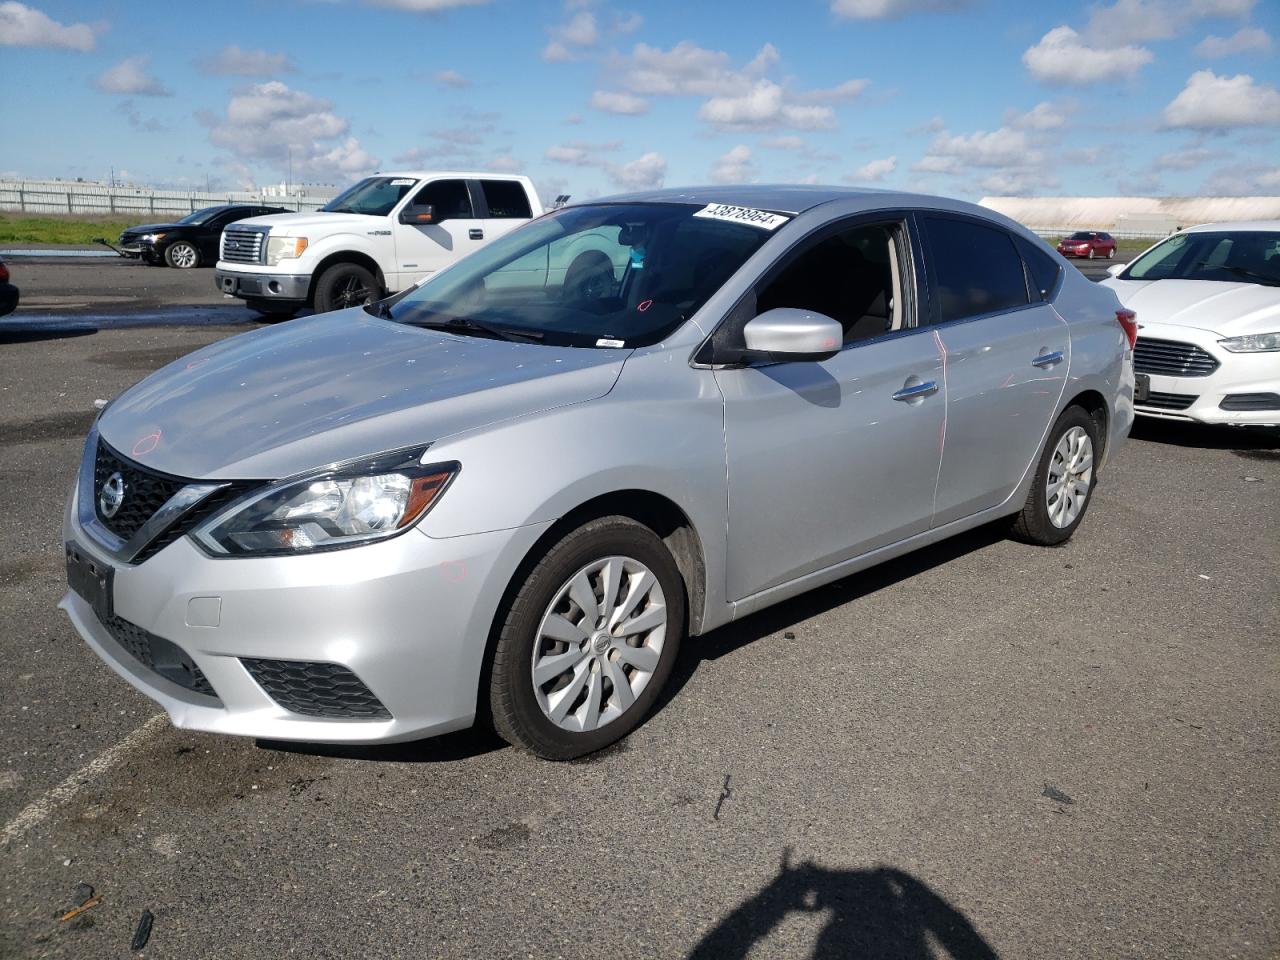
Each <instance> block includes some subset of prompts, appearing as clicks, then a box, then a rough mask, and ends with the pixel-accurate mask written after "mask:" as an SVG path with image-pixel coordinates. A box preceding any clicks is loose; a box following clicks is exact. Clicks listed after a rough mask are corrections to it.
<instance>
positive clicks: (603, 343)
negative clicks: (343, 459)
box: [382, 203, 770, 347]
mask: <svg viewBox="0 0 1280 960" xmlns="http://www.w3.org/2000/svg"><path fill="white" fill-rule="evenodd" d="M702 209H703V208H702V207H700V206H697V205H687V204H673V203H621V204H596V205H589V206H581V207H566V208H564V209H562V210H558V211H556V212H555V213H553V214H549V215H547V216H544V217H541V218H539V219H537V220H534V221H533V222H531V223H529V224H528V225H526V226H524V227H521V228H519V229H518V230H515V231H513V232H512V233H509V234H507V235H506V236H505V237H502V238H500V239H498V240H495V241H494V242H493V243H492V244H490V245H488V246H487V247H484V248H482V249H481V250H479V251H478V252H476V253H473V254H471V255H470V256H468V257H467V258H466V259H464V260H462V261H461V262H460V263H458V265H457V266H455V267H451V268H450V269H449V270H447V271H445V272H443V273H441V274H440V276H438V277H435V278H432V279H429V280H427V281H425V282H424V283H422V284H421V285H420V286H418V287H417V288H415V289H414V290H413V291H411V292H410V293H409V294H408V295H407V296H405V297H404V298H403V299H401V300H399V301H398V302H396V303H395V304H394V305H393V306H391V307H390V309H384V310H383V311H382V313H383V314H384V315H385V316H388V318H389V319H392V320H395V321H397V322H400V323H408V324H417V325H422V326H442V327H450V328H452V329H455V330H457V331H458V332H460V333H465V334H476V335H494V336H506V337H509V338H510V339H527V340H536V341H537V342H541V343H551V344H559V345H567V346H580V347H624V346H625V347H638V346H644V345H646V344H650V343H656V342H658V341H659V340H661V339H662V338H663V337H665V336H666V335H667V334H668V333H670V332H671V331H673V330H675V329H676V327H678V326H679V325H680V324H681V323H683V322H684V321H685V320H687V319H688V318H689V317H690V316H692V315H693V314H694V312H696V311H697V310H698V308H699V307H701V306H702V304H703V303H705V302H706V301H707V299H708V298H709V297H710V296H711V295H712V294H713V293H715V291H716V290H717V289H719V288H720V287H721V286H722V285H723V284H724V282H725V281H726V280H728V279H729V277H730V276H732V275H733V273H734V272H736V271H737V269H738V268H739V267H740V266H742V264H743V262H745V261H746V259H747V258H748V257H750V256H751V254H753V253H754V252H755V251H756V250H758V249H759V248H760V246H761V245H762V244H763V243H764V241H765V240H767V239H768V238H769V236H770V233H769V231H768V230H765V229H762V228H760V227H754V226H746V225H743V224H741V223H732V222H727V221H724V220H718V219H712V218H710V217H706V216H699V215H698V214H699V213H700V212H701V211H702Z"/></svg>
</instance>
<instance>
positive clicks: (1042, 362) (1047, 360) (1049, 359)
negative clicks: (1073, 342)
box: [1031, 350, 1062, 367]
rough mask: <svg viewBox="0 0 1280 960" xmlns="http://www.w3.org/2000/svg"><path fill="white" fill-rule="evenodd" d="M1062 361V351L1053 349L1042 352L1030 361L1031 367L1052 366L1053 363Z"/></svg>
mask: <svg viewBox="0 0 1280 960" xmlns="http://www.w3.org/2000/svg"><path fill="white" fill-rule="evenodd" d="M1061 362H1062V351H1061V350H1054V351H1053V352H1052V353H1042V354H1040V356H1038V357H1036V358H1035V359H1034V360H1032V361H1031V365H1032V366H1033V367H1052V366H1053V365H1054V364H1055V363H1061Z"/></svg>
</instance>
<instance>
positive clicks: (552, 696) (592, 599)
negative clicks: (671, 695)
mask: <svg viewBox="0 0 1280 960" xmlns="http://www.w3.org/2000/svg"><path fill="white" fill-rule="evenodd" d="M666 634H667V605H666V598H665V597H664V596H663V593H662V587H661V585H659V583H658V578H657V577H655V576H654V575H653V571H651V570H650V569H649V568H648V567H646V566H645V565H644V564H643V563H641V562H640V561H639V560H634V559H632V558H631V557H605V558H604V559H602V560H596V561H594V562H592V563H589V564H587V565H586V566H585V567H583V568H582V569H581V570H579V571H578V572H577V573H575V574H574V575H573V576H572V577H570V578H569V579H568V580H567V581H566V582H565V583H564V585H563V586H561V587H560V589H559V590H557V591H556V595H555V597H554V598H553V599H552V601H551V603H550V604H548V605H547V609H546V612H545V613H544V614H543V615H542V622H541V623H540V624H539V625H538V636H537V638H536V639H535V640H534V644H533V663H532V665H531V668H532V677H533V689H534V693H535V694H536V696H537V699H538V706H539V707H541V708H542V712H543V714H545V715H546V717H547V719H549V720H550V721H551V722H552V723H554V724H555V725H556V726H558V727H560V728H561V729H564V730H571V731H573V732H575V733H582V732H585V731H588V730H595V729H597V728H599V727H603V726H604V725H605V724H607V723H612V722H613V721H614V720H617V719H618V718H619V717H620V716H622V715H623V714H624V713H626V712H627V711H628V710H629V709H631V706H632V705H633V704H634V703H635V701H636V698H637V697H639V696H640V693H641V691H643V690H644V688H645V687H646V686H648V685H649V680H650V679H651V678H652V677H653V673H654V671H655V670H657V669H658V661H659V660H660V659H661V657H662V645H663V643H664V642H665V641H666Z"/></svg>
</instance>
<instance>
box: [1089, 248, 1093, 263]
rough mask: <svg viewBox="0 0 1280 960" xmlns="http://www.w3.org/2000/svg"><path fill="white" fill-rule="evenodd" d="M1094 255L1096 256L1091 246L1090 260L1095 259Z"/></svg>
mask: <svg viewBox="0 0 1280 960" xmlns="http://www.w3.org/2000/svg"><path fill="white" fill-rule="evenodd" d="M1093 257H1094V251H1093V247H1090V248H1089V259H1090V260H1092V259H1093Z"/></svg>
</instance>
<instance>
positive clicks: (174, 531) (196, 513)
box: [133, 483, 254, 563]
mask: <svg viewBox="0 0 1280 960" xmlns="http://www.w3.org/2000/svg"><path fill="white" fill-rule="evenodd" d="M252 486H254V484H252V483H229V484H227V485H226V486H225V487H222V488H220V489H218V490H215V491H213V493H211V494H209V495H208V496H207V497H205V498H204V499H203V500H201V501H199V502H198V503H196V505H195V506H193V507H191V508H190V509H189V510H187V512H186V513H184V514H182V515H181V516H179V517H178V519H177V520H175V521H173V523H171V524H169V526H167V527H165V528H164V530H162V531H161V532H160V533H159V534H158V535H157V536H156V538H155V539H154V540H152V541H151V542H150V543H148V544H147V545H146V546H145V547H143V548H142V549H141V550H139V551H138V555H137V556H136V557H134V558H133V562H134V563H142V561H143V560H147V559H149V558H151V557H153V556H155V555H156V554H157V553H159V552H160V551H161V550H163V549H164V548H165V547H167V546H168V545H169V544H171V543H173V542H174V541H176V540H181V539H182V538H183V537H185V536H186V535H187V534H188V533H190V532H191V531H192V530H194V529H195V528H196V527H197V526H199V525H200V524H201V523H203V522H204V520H205V519H206V518H208V517H211V516H213V515H214V514H215V513H217V512H218V511H219V510H221V509H222V508H223V507H225V506H226V505H227V504H228V503H230V502H231V501H232V500H235V499H236V498H237V497H239V496H240V495H241V494H242V493H244V492H245V491H246V490H248V489H249V488H250V487H252Z"/></svg>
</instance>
